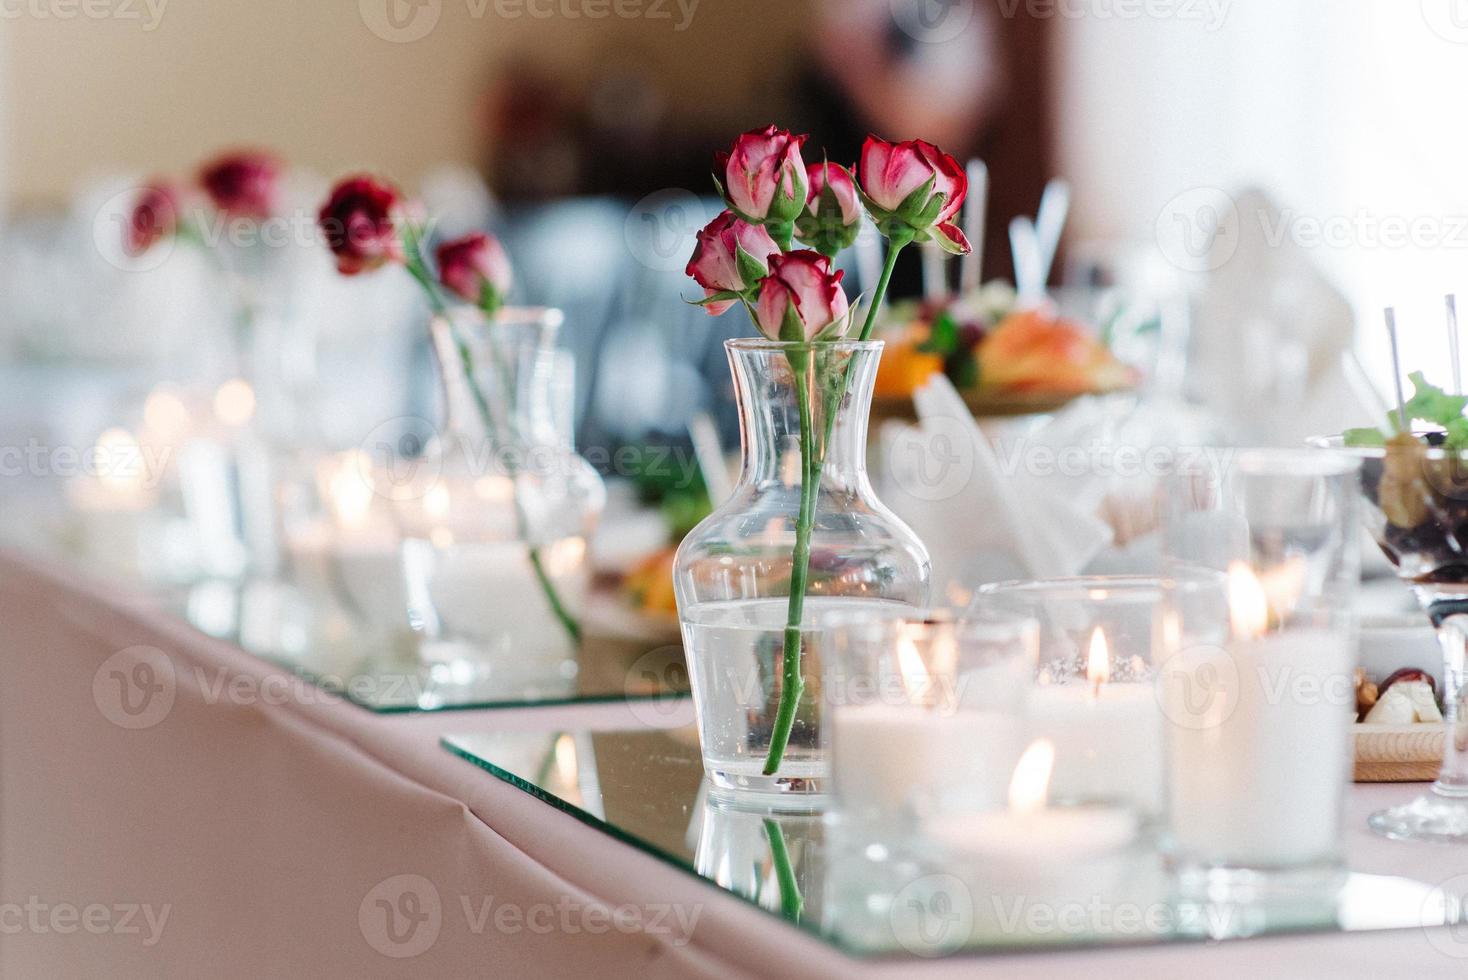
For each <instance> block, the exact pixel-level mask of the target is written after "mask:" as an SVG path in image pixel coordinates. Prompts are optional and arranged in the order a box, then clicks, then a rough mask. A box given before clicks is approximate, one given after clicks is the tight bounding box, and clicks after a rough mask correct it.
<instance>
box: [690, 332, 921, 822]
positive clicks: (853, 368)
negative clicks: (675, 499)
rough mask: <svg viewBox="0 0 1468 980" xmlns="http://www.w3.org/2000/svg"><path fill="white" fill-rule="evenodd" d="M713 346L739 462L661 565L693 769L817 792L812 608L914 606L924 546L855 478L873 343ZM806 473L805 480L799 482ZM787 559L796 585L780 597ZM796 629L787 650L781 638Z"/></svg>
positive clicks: (761, 788) (821, 788)
mask: <svg viewBox="0 0 1468 980" xmlns="http://www.w3.org/2000/svg"><path fill="white" fill-rule="evenodd" d="M725 347H726V349H727V351H728V355H729V363H730V366H731V368H732V370H733V373H734V382H735V389H736V394H737V398H738V403H739V413H740V427H741V431H742V439H741V442H742V445H743V464H742V472H741V474H740V478H739V483H738V485H737V486H736V487H735V489H734V493H733V495H732V496H731V497H730V498H729V499H728V500H726V501H724V503H723V504H722V505H720V506H719V507H718V508H716V509H715V510H714V512H713V513H712V514H710V515H709V516H708V517H707V518H706V519H704V521H703V522H702V523H700V524H699V525H698V526H697V527H696V528H694V530H693V531H692V532H691V533H690V534H689V535H688V536H687V537H686V538H685V539H684V540H683V544H682V545H681V546H680V547H679V549H678V555H677V559H676V562H675V564H674V571H673V575H674V583H675V589H676V593H677V598H678V614H679V619H680V621H681V623H682V628H683V644H684V649H685V652H686V654H687V657H688V669H689V675H690V680H691V683H692V687H693V697H694V706H695V710H696V712H697V715H698V728H699V738H700V741H701V743H702V749H703V762H704V768H705V770H706V771H707V773H708V775H709V779H710V782H711V784H712V787H713V791H714V792H715V793H716V794H719V795H724V796H731V797H739V798H744V799H749V800H751V801H754V800H753V799H752V798H753V797H759V796H765V797H781V798H784V799H786V800H790V799H791V798H793V797H799V796H802V795H804V796H820V795H821V794H823V793H825V792H826V787H825V785H824V784H825V781H826V777H827V775H828V772H829V761H828V759H827V758H826V755H825V752H824V750H823V749H822V742H821V738H820V725H821V689H820V675H821V656H822V647H823V645H824V642H825V637H826V634H827V632H828V627H827V625H826V623H825V620H826V618H827V617H828V615H829V614H831V613H832V612H837V611H839V612H843V613H847V614H850V613H860V612H861V611H862V610H863V609H864V608H865V609H871V610H877V609H887V608H890V607H892V606H893V605H897V604H905V605H910V606H922V605H924V604H925V603H926V602H927V600H928V591H929V589H928V586H929V577H930V563H929V559H928V552H927V549H926V548H924V547H923V544H922V542H921V541H919V540H918V538H917V536H916V535H915V534H914V533H913V532H912V530H911V529H909V528H908V527H907V525H905V524H903V523H902V521H900V520H899V519H898V518H897V516H896V515H894V514H893V513H892V512H891V511H890V510H888V509H887V508H886V507H884V506H883V505H882V503H881V502H880V501H879V500H877V498H876V495H875V494H874V493H873V491H872V486H871V482H870V481H869V480H868V478H867V469H866V440H867V418H868V414H869V411H870V407H871V395H872V385H873V382H874V381H875V379H876V367H877V359H878V357H879V356H880V355H881V350H882V344H881V343H880V342H878V341H871V342H859V341H840V342H834V343H817V344H792V343H780V342H775V341H768V340H731V341H728V342H727V343H726V344H725ZM803 433H804V436H805V437H804V438H803V437H802V436H803ZM803 446H809V447H810V452H808V453H807V452H804V451H803V450H802V447H803ZM807 482H808V483H809V484H810V485H811V486H813V487H815V488H816V491H815V493H814V494H813V495H809V496H808V495H807V494H805V493H803V492H802V487H803V486H804V485H805V484H807ZM803 505H805V506H807V507H808V508H809V521H808V526H809V535H808V540H806V541H802V540H801V538H802V535H801V533H800V531H801V525H802V523H805V522H803V521H802V507H803ZM802 558H805V561H802ZM802 565H805V567H806V574H805V588H804V590H803V595H804V596H805V598H804V599H803V600H802V601H800V602H797V603H794V604H792V602H791V593H792V591H796V592H800V591H801V590H799V589H794V590H792V579H798V578H799V577H800V574H799V573H800V570H801V567H802ZM792 611H793V612H795V613H797V614H798V615H796V616H794V617H792ZM792 618H793V619H794V620H795V622H794V624H793V628H791V627H792V623H791V620H792ZM796 635H798V636H799V638H800V642H799V644H798V649H797V650H796V652H795V657H796V660H795V661H794V663H792V662H790V661H788V660H787V659H786V657H787V650H786V637H787V636H791V637H793V636H796ZM792 693H793V694H794V696H792ZM782 702H784V704H783V707H784V708H785V711H784V712H782V711H781V708H782ZM791 708H793V709H794V710H793V713H792V712H791V710H790V709H791ZM782 715H783V717H782ZM782 742H783V745H782V744H781V743H782ZM772 744H774V745H775V751H773V752H772ZM754 802H757V801H754Z"/></svg>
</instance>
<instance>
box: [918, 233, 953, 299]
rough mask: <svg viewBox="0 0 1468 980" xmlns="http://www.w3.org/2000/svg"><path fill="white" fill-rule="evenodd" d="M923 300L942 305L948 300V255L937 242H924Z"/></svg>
mask: <svg viewBox="0 0 1468 980" xmlns="http://www.w3.org/2000/svg"><path fill="white" fill-rule="evenodd" d="M922 255H923V299H925V300H927V301H928V302H929V303H941V302H943V301H944V300H945V299H947V298H948V253H946V252H944V251H943V250H942V249H941V248H939V247H938V243H937V242H923V245H922Z"/></svg>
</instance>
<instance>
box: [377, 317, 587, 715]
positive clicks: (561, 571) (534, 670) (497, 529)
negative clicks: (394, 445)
mask: <svg viewBox="0 0 1468 980" xmlns="http://www.w3.org/2000/svg"><path fill="white" fill-rule="evenodd" d="M560 322H561V313H560V311H559V310H550V309H505V310H502V311H500V313H499V314H498V315H497V316H495V317H494V318H493V319H486V318H485V317H483V316H481V315H478V314H477V313H474V312H455V313H454V314H453V320H452V321H449V320H447V319H444V318H442V317H440V318H437V319H435V320H434V322H433V324H432V334H433V341H434V350H435V353H436V355H437V357H438V362H439V367H440V370H441V372H442V376H443V382H444V406H445V412H446V418H445V423H444V426H443V428H442V430H441V431H440V432H439V433H437V434H436V435H435V436H434V437H433V438H432V440H431V441H430V442H429V444H428V445H427V447H426V449H425V451H424V452H423V453H422V455H421V457H419V458H418V459H417V460H416V461H412V460H406V459H400V460H398V461H397V462H396V464H395V465H393V469H392V472H393V478H392V487H391V490H390V493H391V495H392V497H393V500H394V512H395V515H396V517H397V521H398V525H399V528H400V530H401V533H402V536H403V546H402V561H403V582H404V586H405V589H406V595H407V602H408V623H409V626H410V627H411V628H412V629H413V631H414V633H415V634H416V635H417V638H418V651H419V658H420V660H421V662H422V666H423V667H424V669H425V671H426V673H427V675H428V677H427V679H428V681H429V682H430V688H431V689H432V690H437V691H440V692H442V693H443V694H444V696H451V690H450V689H452V688H453V687H456V686H473V687H474V688H475V689H477V690H480V691H482V692H484V694H485V696H494V697H500V696H503V697H506V698H512V699H514V698H534V697H555V696H564V695H566V694H569V693H572V692H573V691H574V688H575V680H576V671H577V660H576V652H577V648H578V645H579V640H580V625H579V624H580V614H581V607H582V604H583V600H584V595H585V591H586V584H587V579H588V568H587V564H586V546H587V541H588V540H589V538H590V536H591V534H592V532H593V531H594V530H595V527H596V523H597V520H598V519H599V518H600V516H601V511H602V508H603V506H604V505H605V501H606V491H605V487H604V486H603V484H602V481H601V477H600V476H598V475H597V473H596V471H595V470H593V469H592V468H591V466H590V464H588V463H587V462H586V460H584V459H583V458H582V457H581V456H579V455H577V453H576V451H575V449H574V448H573V447H572V441H571V433H570V431H569V424H568V422H569V414H568V413H566V412H564V411H561V410H560V409H561V408H563V406H561V405H560V404H559V403H560V401H562V400H564V397H565V396H567V395H568V394H569V387H568V386H567V385H566V384H565V383H564V382H565V380H566V379H565V376H564V375H565V372H564V371H561V370H558V368H559V366H560V365H562V364H563V363H564V362H563V361H559V360H558V358H557V357H556V355H555V351H554V349H553V346H552V345H553V342H554V338H555V332H556V329H557V328H558V327H559V325H560ZM402 441H404V440H400V442H402ZM406 441H411V439H409V440H406ZM377 469H378V471H379V472H381V471H382V469H383V467H382V466H381V465H379V466H378V468H377Z"/></svg>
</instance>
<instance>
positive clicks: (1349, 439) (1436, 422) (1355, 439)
mask: <svg viewBox="0 0 1468 980" xmlns="http://www.w3.org/2000/svg"><path fill="white" fill-rule="evenodd" d="M1407 380H1409V381H1411V382H1412V397H1411V398H1409V399H1407V403H1406V405H1405V406H1404V410H1405V411H1404V412H1397V411H1395V410H1393V411H1391V412H1388V413H1387V422H1388V423H1389V424H1390V425H1391V427H1392V431H1393V433H1394V434H1397V435H1401V434H1404V433H1405V434H1410V433H1411V431H1412V423H1413V422H1425V423H1427V424H1428V425H1433V426H1438V427H1440V428H1441V429H1442V433H1441V442H1440V443H1437V440H1436V439H1434V440H1433V441H1434V443H1437V444H1438V445H1440V446H1441V448H1443V449H1446V450H1449V451H1453V450H1459V449H1465V448H1468V418H1465V417H1464V415H1463V411H1464V409H1465V408H1468V395H1450V394H1448V393H1447V392H1445V391H1443V390H1442V389H1441V388H1439V387H1437V386H1436V385H1434V384H1430V383H1429V382H1428V380H1427V379H1426V378H1425V377H1423V376H1422V372H1421V371H1413V372H1412V373H1411V374H1409V375H1407ZM1403 415H1405V418H1403V417H1402V416H1403ZM1343 438H1344V440H1345V444H1346V445H1347V446H1355V447H1367V446H1378V447H1379V446H1385V445H1386V444H1387V442H1388V438H1387V436H1386V435H1385V434H1384V433H1383V432H1382V431H1381V430H1380V429H1376V428H1363V429H1347V430H1346V431H1345V433H1344V434H1343Z"/></svg>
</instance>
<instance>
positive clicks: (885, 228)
mask: <svg viewBox="0 0 1468 980" xmlns="http://www.w3.org/2000/svg"><path fill="white" fill-rule="evenodd" d="M860 176H861V190H862V194H863V195H864V196H865V198H866V202H867V206H868V207H869V208H870V209H871V211H872V216H873V217H874V218H876V220H877V227H878V228H879V229H881V231H882V234H883V235H885V236H887V237H888V238H893V237H898V238H903V237H905V238H906V239H907V240H908V241H917V242H925V241H929V240H930V239H931V240H933V241H936V242H937V243H938V244H939V245H940V246H941V247H942V248H943V250H944V251H947V252H953V253H955V254H959V255H962V254H964V253H966V252H968V251H969V243H968V240H967V239H966V238H964V235H963V232H962V231H961V230H960V229H959V227H958V226H957V225H955V224H954V223H953V218H954V217H955V216H956V215H957V214H958V212H959V209H960V208H961V207H962V206H963V199H964V196H965V195H967V194H968V176H967V175H966V174H965V173H964V171H963V168H962V167H961V166H959V165H958V161H957V160H955V159H953V157H951V156H949V155H948V154H946V153H944V152H943V151H942V150H940V149H938V148H937V147H936V146H934V145H933V144H932V143H925V142H923V141H922V140H909V141H908V142H906V143H897V144H892V143H888V142H887V141H886V140H880V139H877V137H875V136H868V137H867V141H866V143H865V144H863V145H862V148H861V174H860Z"/></svg>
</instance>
